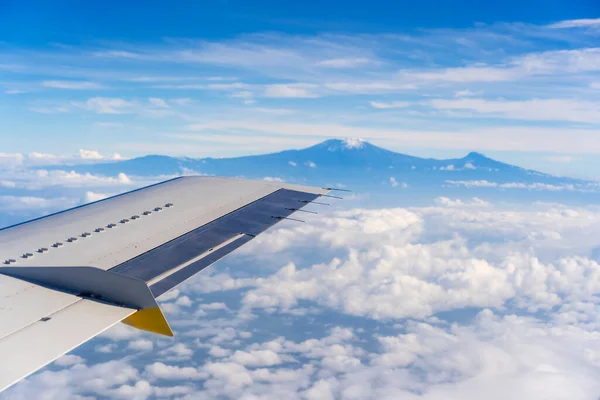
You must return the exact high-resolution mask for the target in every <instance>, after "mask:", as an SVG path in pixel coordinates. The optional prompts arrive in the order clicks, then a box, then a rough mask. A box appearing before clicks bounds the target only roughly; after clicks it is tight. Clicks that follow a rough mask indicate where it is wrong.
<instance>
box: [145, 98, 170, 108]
mask: <svg viewBox="0 0 600 400" xmlns="http://www.w3.org/2000/svg"><path fill="white" fill-rule="evenodd" d="M148 102H149V103H150V104H151V105H152V106H154V107H157V108H171V106H169V104H167V102H166V101H164V100H163V99H160V98H157V97H150V98H148Z"/></svg>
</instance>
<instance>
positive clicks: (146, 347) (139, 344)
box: [128, 339, 154, 351]
mask: <svg viewBox="0 0 600 400" xmlns="http://www.w3.org/2000/svg"><path fill="white" fill-rule="evenodd" d="M128 347H129V348H130V349H132V350H137V351H150V350H152V349H153V348H154V343H153V342H152V341H151V340H146V339H137V340H134V341H132V342H130V343H129V345H128Z"/></svg>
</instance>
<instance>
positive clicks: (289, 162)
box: [288, 161, 298, 167]
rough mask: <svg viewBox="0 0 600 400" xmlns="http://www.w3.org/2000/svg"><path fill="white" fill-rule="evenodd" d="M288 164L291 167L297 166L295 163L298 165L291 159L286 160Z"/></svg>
mask: <svg viewBox="0 0 600 400" xmlns="http://www.w3.org/2000/svg"><path fill="white" fill-rule="evenodd" d="M288 164H290V165H291V166H292V167H295V166H297V165H298V164H296V163H295V162H293V161H288Z"/></svg>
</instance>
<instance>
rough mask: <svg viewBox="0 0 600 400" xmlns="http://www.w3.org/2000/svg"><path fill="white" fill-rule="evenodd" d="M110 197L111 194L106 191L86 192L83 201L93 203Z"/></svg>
mask: <svg viewBox="0 0 600 400" xmlns="http://www.w3.org/2000/svg"><path fill="white" fill-rule="evenodd" d="M107 197H110V195H108V194H105V193H95V192H92V191H89V190H88V191H87V192H85V196H84V197H83V203H86V204H87V203H92V202H94V201H99V200H103V199H106V198H107Z"/></svg>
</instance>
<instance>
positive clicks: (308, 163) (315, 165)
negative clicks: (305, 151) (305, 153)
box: [304, 161, 317, 168]
mask: <svg viewBox="0 0 600 400" xmlns="http://www.w3.org/2000/svg"><path fill="white" fill-rule="evenodd" d="M304 165H306V166H307V167H309V168H316V167H317V164H315V163H314V162H312V161H306V162H305V163H304Z"/></svg>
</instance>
